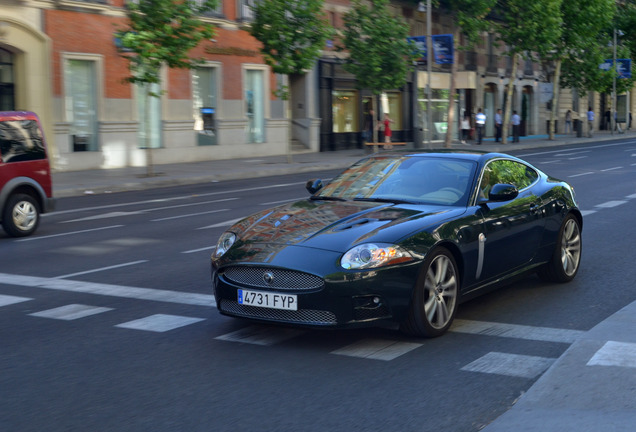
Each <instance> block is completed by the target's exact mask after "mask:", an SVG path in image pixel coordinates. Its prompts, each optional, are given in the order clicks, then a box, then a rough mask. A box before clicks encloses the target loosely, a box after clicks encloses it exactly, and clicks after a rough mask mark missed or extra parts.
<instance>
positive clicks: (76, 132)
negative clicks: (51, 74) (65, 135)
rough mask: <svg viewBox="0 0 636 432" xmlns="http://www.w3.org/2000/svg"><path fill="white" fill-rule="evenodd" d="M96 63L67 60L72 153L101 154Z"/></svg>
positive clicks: (66, 101)
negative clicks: (92, 152)
mask: <svg viewBox="0 0 636 432" xmlns="http://www.w3.org/2000/svg"><path fill="white" fill-rule="evenodd" d="M96 69H97V68H96V61H94V60H82V59H73V58H67V59H66V60H65V62H64V89H65V95H64V96H65V107H66V112H65V114H66V121H67V122H68V123H70V138H71V144H72V151H74V152H81V151H98V150H99V145H98V142H99V140H98V135H97V133H98V132H97V131H98V124H97V118H98V116H97V85H98V80H97V70H96Z"/></svg>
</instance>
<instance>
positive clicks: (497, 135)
mask: <svg viewBox="0 0 636 432" xmlns="http://www.w3.org/2000/svg"><path fill="white" fill-rule="evenodd" d="M502 122H503V119H502V118H501V108H499V109H498V110H497V112H496V113H495V142H499V140H500V139H501V129H502Z"/></svg>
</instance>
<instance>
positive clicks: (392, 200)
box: [353, 197, 416, 204]
mask: <svg viewBox="0 0 636 432" xmlns="http://www.w3.org/2000/svg"><path fill="white" fill-rule="evenodd" d="M353 200H354V201H369V202H383V203H393V204H416V202H415V201H409V200H403V199H397V198H373V197H371V198H354V199H353Z"/></svg>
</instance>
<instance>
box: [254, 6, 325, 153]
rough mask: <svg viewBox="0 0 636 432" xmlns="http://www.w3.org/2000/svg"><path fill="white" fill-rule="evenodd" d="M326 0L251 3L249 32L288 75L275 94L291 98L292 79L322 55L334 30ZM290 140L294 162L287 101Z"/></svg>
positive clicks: (268, 59)
mask: <svg viewBox="0 0 636 432" xmlns="http://www.w3.org/2000/svg"><path fill="white" fill-rule="evenodd" d="M323 3H324V2H323V0H261V1H258V2H255V5H254V6H252V11H253V12H254V20H253V21H252V23H251V26H250V29H249V31H250V34H251V35H252V36H254V38H255V39H257V40H258V41H259V42H260V43H261V45H262V47H261V54H262V55H263V58H264V59H265V63H267V65H269V66H270V67H271V68H272V71H274V73H276V74H280V75H285V76H286V77H287V83H288V84H287V85H285V84H282V85H280V86H279V87H278V88H277V89H275V90H274V95H275V96H277V97H279V98H280V99H282V100H284V101H288V100H290V97H291V90H290V89H291V88H292V86H290V85H289V83H291V81H292V80H293V79H295V78H298V77H299V76H302V75H305V74H306V73H307V71H309V70H310V69H311V68H312V67H313V66H314V65H315V63H316V60H317V59H318V57H319V56H320V55H321V53H322V50H323V48H324V47H325V43H326V41H327V39H328V38H329V37H330V36H331V35H332V32H333V29H332V28H331V26H330V25H329V24H328V22H327V21H326V19H325V17H324V14H323V12H322V7H323ZM287 111H288V118H289V139H288V146H287V160H288V162H291V160H292V158H291V139H292V115H291V107H290V106H289V104H288V108H287Z"/></svg>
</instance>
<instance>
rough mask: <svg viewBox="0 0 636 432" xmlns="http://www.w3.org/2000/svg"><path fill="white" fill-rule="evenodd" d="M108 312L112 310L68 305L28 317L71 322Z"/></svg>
mask: <svg viewBox="0 0 636 432" xmlns="http://www.w3.org/2000/svg"><path fill="white" fill-rule="evenodd" d="M110 310H113V309H112V308H107V307H97V306H88V305H82V304H69V305H66V306H60V307H57V308H54V309H48V310H45V311H40V312H34V313H32V314H29V315H31V316H36V317H42V318H52V319H59V320H65V321H71V320H76V319H79V318H84V317H87V316H91V315H96V314H100V313H103V312H108V311H110Z"/></svg>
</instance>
